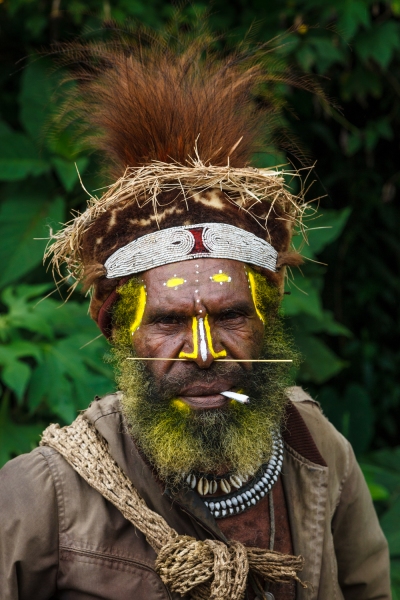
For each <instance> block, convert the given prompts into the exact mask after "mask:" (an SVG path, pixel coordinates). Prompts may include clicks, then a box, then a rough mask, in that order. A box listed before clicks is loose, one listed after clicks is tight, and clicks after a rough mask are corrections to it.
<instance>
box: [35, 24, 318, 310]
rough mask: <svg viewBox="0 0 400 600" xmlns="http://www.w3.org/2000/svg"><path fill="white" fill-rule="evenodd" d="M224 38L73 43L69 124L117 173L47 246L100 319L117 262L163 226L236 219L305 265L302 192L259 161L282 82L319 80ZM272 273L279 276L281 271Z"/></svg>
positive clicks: (281, 258)
mask: <svg viewBox="0 0 400 600" xmlns="http://www.w3.org/2000/svg"><path fill="white" fill-rule="evenodd" d="M214 42H215V40H213V39H212V38H211V37H210V35H209V34H208V33H207V32H203V33H202V34H201V35H195V36H191V37H188V36H187V34H185V35H183V37H182V36H180V35H178V36H177V37H174V38H170V39H169V40H166V39H165V38H163V37H161V36H160V37H153V38H151V36H147V37H143V35H141V34H140V32H139V33H137V34H136V35H135V36H134V37H133V38H132V36H130V38H129V41H126V40H125V39H123V38H122V37H120V38H119V39H118V41H111V42H103V43H92V44H87V45H82V44H78V45H71V46H68V47H67V48H66V49H65V50H64V53H63V62H64V63H68V64H69V65H70V66H71V78H72V79H73V80H74V81H75V82H76V86H75V87H74V88H73V89H72V90H70V91H69V93H68V97H67V100H66V102H65V105H64V108H63V112H62V116H61V119H60V122H61V123H70V122H75V123H78V127H79V130H80V133H81V135H82V137H83V140H84V142H85V144H86V145H87V147H89V148H91V149H94V150H96V151H100V152H101V153H102V154H103V160H104V164H105V167H106V169H107V171H108V173H109V175H110V176H111V177H113V178H114V181H115V179H116V180H117V181H116V183H114V184H112V185H111V186H110V187H109V189H108V190H107V191H106V193H105V194H104V195H103V197H101V198H96V197H91V198H90V200H89V204H88V208H87V210H86V211H85V212H84V213H83V214H82V215H77V216H76V217H75V218H74V219H73V220H72V221H71V222H69V223H67V225H66V227H65V228H64V229H63V230H62V231H61V232H59V233H57V234H56V236H55V238H54V239H53V240H52V241H51V244H50V245H49V247H48V251H47V255H50V254H52V255H53V259H52V262H53V268H54V269H55V270H56V271H57V272H58V273H60V268H61V265H62V264H63V263H66V264H67V269H68V274H69V275H72V276H74V277H75V279H76V280H77V281H80V280H82V279H83V280H84V281H85V284H86V286H87V287H89V286H93V294H92V300H91V309H90V310H91V314H92V316H93V318H94V319H96V320H98V315H99V311H100V309H101V307H102V306H103V305H104V303H105V302H106V300H107V298H108V297H109V296H110V294H112V293H113V291H114V290H115V288H116V287H117V286H118V284H119V279H118V278H107V277H106V269H105V267H104V265H105V263H106V261H107V259H108V258H109V257H110V256H111V255H113V254H114V253H115V252H116V251H117V250H118V249H120V248H122V247H125V246H127V245H128V244H130V243H131V242H133V241H134V240H136V239H139V238H140V237H143V236H145V235H146V234H151V233H153V232H156V231H158V230H160V229H167V228H174V227H179V226H184V227H187V226H190V225H196V224H198V223H224V224H230V225H233V226H235V227H238V228H240V229H242V230H245V231H247V232H250V233H252V234H253V235H254V236H256V237H257V238H259V239H262V240H266V241H267V242H268V243H269V244H271V245H272V247H273V248H274V249H275V250H276V252H277V253H278V262H277V265H278V267H282V266H284V265H288V264H298V262H299V256H298V255H297V254H296V253H291V252H290V251H289V245H290V239H291V230H292V227H293V224H294V223H295V221H296V220H299V219H300V217H301V214H302V205H301V198H300V197H294V196H293V195H292V194H291V193H290V191H289V189H288V188H287V186H286V185H285V181H284V174H283V173H280V172H278V171H277V170H269V171H265V170H262V169H254V168H252V167H251V166H250V164H251V159H252V157H253V155H254V154H255V153H256V152H257V151H260V150H261V149H265V145H266V143H268V142H269V143H271V132H272V131H273V129H274V126H275V125H276V116H277V114H278V113H279V110H280V108H281V105H280V102H279V101H277V99H276V95H275V93H274V86H275V85H276V84H277V83H282V82H285V83H289V84H292V85H300V86H301V87H309V85H310V82H309V81H308V80H306V79H304V78H296V77H293V76H292V75H291V74H290V73H289V72H288V71H287V70H285V69H282V68H280V67H279V68H278V67H277V66H276V64H275V63H273V62H272V61H270V60H269V53H270V51H271V47H270V46H268V45H264V46H262V47H258V48H256V49H255V50H253V51H250V50H249V49H248V48H244V47H240V48H239V49H237V50H235V51H234V52H231V53H228V54H226V55H225V56H223V57H221V55H218V53H216V52H215V51H213V50H212V46H213V43H214ZM271 65H273V66H271ZM261 270H262V269H261ZM265 274H266V275H267V276H268V277H269V278H270V279H271V281H272V282H273V283H275V284H276V285H280V284H281V282H282V277H283V274H282V270H280V271H278V272H271V271H269V272H265ZM107 304H109V302H107Z"/></svg>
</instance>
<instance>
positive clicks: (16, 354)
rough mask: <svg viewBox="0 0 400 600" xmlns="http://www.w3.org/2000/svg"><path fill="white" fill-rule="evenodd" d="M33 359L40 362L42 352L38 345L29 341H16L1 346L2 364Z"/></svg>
mask: <svg viewBox="0 0 400 600" xmlns="http://www.w3.org/2000/svg"><path fill="white" fill-rule="evenodd" d="M27 356H30V357H33V358H35V359H36V360H38V361H40V359H41V351H40V348H39V346H38V345H37V344H36V343H33V342H29V341H27V340H21V339H16V340H13V341H12V342H11V343H10V344H3V345H2V346H0V364H2V365H7V364H8V363H9V362H11V361H13V360H15V359H16V358H22V357H27Z"/></svg>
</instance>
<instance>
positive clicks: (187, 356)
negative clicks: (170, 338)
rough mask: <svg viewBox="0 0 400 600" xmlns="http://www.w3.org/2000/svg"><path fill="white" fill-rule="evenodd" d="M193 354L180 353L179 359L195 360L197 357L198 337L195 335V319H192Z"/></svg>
mask: <svg viewBox="0 0 400 600" xmlns="http://www.w3.org/2000/svg"><path fill="white" fill-rule="evenodd" d="M192 335H193V352H189V353H188V352H180V353H179V358H197V357H198V355H199V335H198V333H197V318H196V317H193V319H192Z"/></svg>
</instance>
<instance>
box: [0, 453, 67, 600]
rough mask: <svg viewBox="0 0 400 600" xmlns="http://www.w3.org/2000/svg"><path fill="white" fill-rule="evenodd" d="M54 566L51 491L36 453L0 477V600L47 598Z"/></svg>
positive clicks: (53, 582)
mask: <svg viewBox="0 0 400 600" xmlns="http://www.w3.org/2000/svg"><path fill="white" fill-rule="evenodd" d="M57 566H58V511H57V499H56V493H55V487H54V482H53V479H52V475H51V472H50V469H49V466H48V464H47V459H46V453H44V452H42V451H41V450H40V449H37V450H34V451H33V452H31V453H30V454H25V455H22V456H19V457H18V458H15V459H14V460H11V461H10V462H9V463H7V464H6V465H5V467H3V469H1V471H0V582H1V583H0V600H32V599H33V598H34V599H35V600H47V599H50V598H52V597H53V596H54V594H55V590H56V577H57Z"/></svg>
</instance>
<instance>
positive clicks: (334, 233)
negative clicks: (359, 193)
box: [293, 207, 351, 258]
mask: <svg viewBox="0 0 400 600" xmlns="http://www.w3.org/2000/svg"><path fill="white" fill-rule="evenodd" d="M350 213H351V209H350V208H349V207H346V208H343V209H341V210H328V209H323V210H322V209H321V211H320V214H319V213H318V215H317V216H315V217H310V218H308V219H306V221H305V224H306V226H307V243H305V242H304V240H303V239H302V237H301V236H295V237H294V238H293V244H294V246H295V248H296V249H297V250H298V252H300V253H301V254H302V255H303V256H305V257H307V258H314V257H315V255H318V254H319V253H320V252H321V251H322V250H323V249H324V248H325V247H326V246H328V245H329V244H331V243H332V242H334V241H335V240H336V239H337V238H338V237H339V236H340V235H341V233H342V231H343V229H344V227H345V226H346V223H347V221H348V219H349V217H350Z"/></svg>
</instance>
